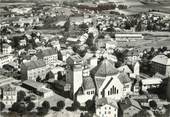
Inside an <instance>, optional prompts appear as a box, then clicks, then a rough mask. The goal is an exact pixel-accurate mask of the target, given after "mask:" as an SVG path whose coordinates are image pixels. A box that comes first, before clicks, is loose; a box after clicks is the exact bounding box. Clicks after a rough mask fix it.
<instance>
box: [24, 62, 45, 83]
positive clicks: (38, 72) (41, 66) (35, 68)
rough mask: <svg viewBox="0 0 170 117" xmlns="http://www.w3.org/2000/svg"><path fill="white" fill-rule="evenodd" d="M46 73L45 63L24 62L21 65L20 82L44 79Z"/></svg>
mask: <svg viewBox="0 0 170 117" xmlns="http://www.w3.org/2000/svg"><path fill="white" fill-rule="evenodd" d="M46 73H47V67H46V63H45V62H44V61H43V60H36V61H30V62H25V63H22V64H21V74H22V80H34V81H36V79H37V78H38V77H39V78H41V79H44V78H45V76H46Z"/></svg>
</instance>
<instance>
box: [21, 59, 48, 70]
mask: <svg viewBox="0 0 170 117" xmlns="http://www.w3.org/2000/svg"><path fill="white" fill-rule="evenodd" d="M23 66H25V67H26V68H27V70H31V69H36V68H40V67H44V66H46V64H45V62H44V61H43V60H36V61H30V62H26V63H23Z"/></svg>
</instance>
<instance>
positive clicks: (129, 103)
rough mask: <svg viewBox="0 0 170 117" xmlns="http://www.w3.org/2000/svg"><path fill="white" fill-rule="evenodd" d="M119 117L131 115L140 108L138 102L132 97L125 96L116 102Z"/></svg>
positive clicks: (131, 116)
mask: <svg viewBox="0 0 170 117" xmlns="http://www.w3.org/2000/svg"><path fill="white" fill-rule="evenodd" d="M118 105H119V117H133V116H134V115H135V114H136V113H138V112H139V111H141V110H142V108H141V106H140V104H139V103H138V102H137V101H136V100H133V99H129V98H126V99H125V100H122V101H120V102H119V103H118Z"/></svg>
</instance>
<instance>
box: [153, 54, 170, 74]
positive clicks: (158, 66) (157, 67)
mask: <svg viewBox="0 0 170 117" xmlns="http://www.w3.org/2000/svg"><path fill="white" fill-rule="evenodd" d="M151 62H152V63H151V71H152V74H155V73H157V72H158V73H160V74H162V75H165V76H170V58H168V57H167V56H165V55H157V56H155V57H154V58H153V59H152V60H151Z"/></svg>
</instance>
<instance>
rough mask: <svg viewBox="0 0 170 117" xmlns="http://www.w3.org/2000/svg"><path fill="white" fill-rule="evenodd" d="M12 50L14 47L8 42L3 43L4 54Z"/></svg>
mask: <svg viewBox="0 0 170 117" xmlns="http://www.w3.org/2000/svg"><path fill="white" fill-rule="evenodd" d="M11 52H12V47H11V46H10V45H8V44H3V46H2V53H3V54H10V53H11Z"/></svg>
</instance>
